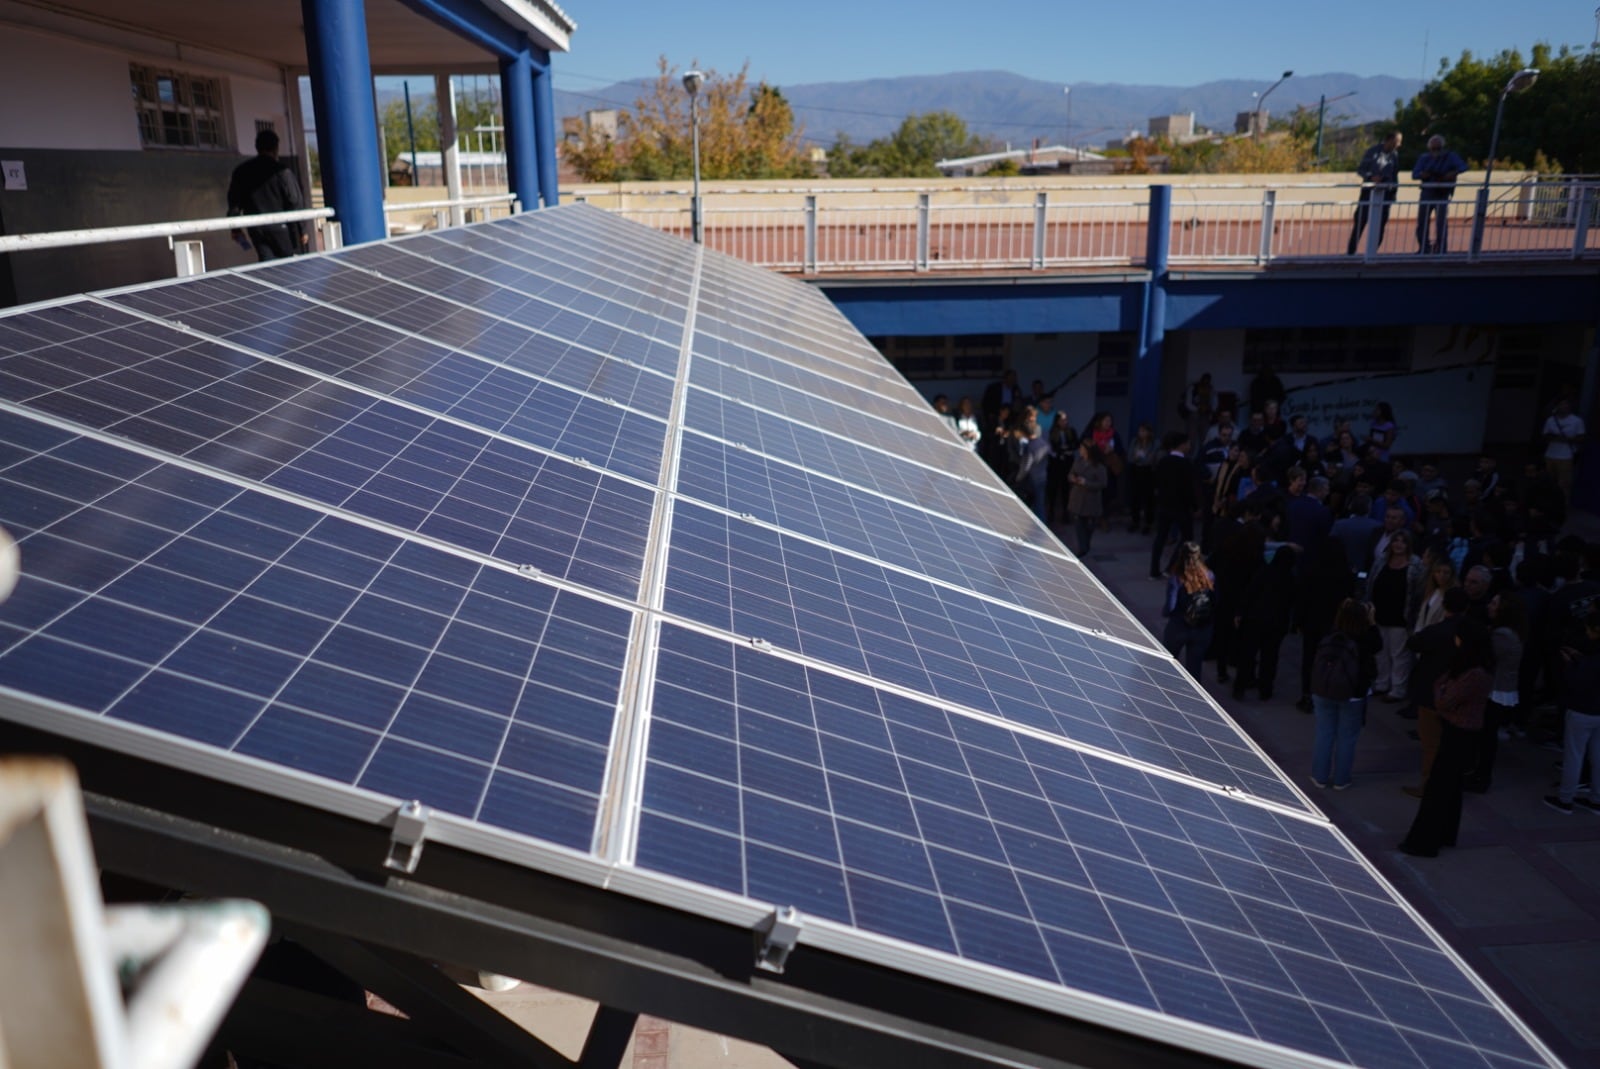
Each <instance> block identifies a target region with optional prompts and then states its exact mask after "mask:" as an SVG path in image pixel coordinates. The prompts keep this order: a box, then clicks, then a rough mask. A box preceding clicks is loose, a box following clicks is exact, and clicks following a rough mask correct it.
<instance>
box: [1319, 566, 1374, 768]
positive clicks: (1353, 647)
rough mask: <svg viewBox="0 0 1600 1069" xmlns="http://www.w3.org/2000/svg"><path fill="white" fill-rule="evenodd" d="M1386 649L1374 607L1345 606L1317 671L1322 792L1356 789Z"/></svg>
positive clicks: (1324, 645) (1325, 642)
mask: <svg viewBox="0 0 1600 1069" xmlns="http://www.w3.org/2000/svg"><path fill="white" fill-rule="evenodd" d="M1381 643H1382V640H1381V639H1380V638H1379V637H1378V629H1377V626H1376V625H1375V624H1374V623H1373V622H1372V607H1371V606H1370V605H1366V604H1364V603H1362V602H1359V601H1357V600H1356V599H1355V598H1345V599H1344V601H1343V602H1341V603H1340V605H1339V611H1338V613H1337V614H1336V615H1335V616H1334V620H1333V629H1332V630H1331V631H1329V632H1328V634H1327V635H1325V636H1324V637H1323V639H1322V641H1321V642H1319V643H1317V650H1316V659H1315V661H1314V662H1313V663H1312V666H1311V710H1312V712H1313V713H1315V714H1316V718H1317V720H1316V724H1317V735H1316V742H1315V745H1314V746H1313V747H1312V751H1311V782H1312V783H1315V784H1316V785H1317V786H1318V787H1326V786H1328V785H1329V784H1332V786H1333V789H1334V790H1336V791H1342V790H1344V789H1345V788H1346V787H1348V786H1350V772H1351V768H1352V767H1353V766H1354V764H1355V759H1356V739H1357V738H1358V737H1359V736H1360V735H1361V728H1362V726H1363V725H1364V724H1365V723H1366V720H1367V692H1368V691H1369V690H1370V689H1371V687H1372V680H1373V679H1374V678H1375V677H1376V676H1377V674H1378V667H1377V661H1378V647H1379V646H1380V645H1381Z"/></svg>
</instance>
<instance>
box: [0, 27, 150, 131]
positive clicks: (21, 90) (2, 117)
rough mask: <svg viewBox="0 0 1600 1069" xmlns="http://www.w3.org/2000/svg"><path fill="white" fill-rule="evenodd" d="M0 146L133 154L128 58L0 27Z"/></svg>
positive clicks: (136, 128)
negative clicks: (123, 150) (109, 150)
mask: <svg viewBox="0 0 1600 1069" xmlns="http://www.w3.org/2000/svg"><path fill="white" fill-rule="evenodd" d="M0 144H3V145H5V146H6V147H7V148H54V149H132V150H137V149H138V148H139V124H138V121H137V120H136V119H135V117H134V111H133V105H132V104H131V103H130V94H129V82H128V58H127V57H126V56H120V57H119V56H118V55H116V54H115V53H113V52H109V51H105V50H103V49H100V48H96V47H93V46H89V45H82V44H77V43H75V42H72V41H68V40H66V39H64V38H60V37H56V36H54V35H51V34H45V33H35V32H33V31H31V30H24V29H19V28H17V27H13V26H6V25H0Z"/></svg>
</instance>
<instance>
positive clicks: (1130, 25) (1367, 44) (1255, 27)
mask: <svg viewBox="0 0 1600 1069" xmlns="http://www.w3.org/2000/svg"><path fill="white" fill-rule="evenodd" d="M1595 2H1596V0H1581V2H1577V0H1450V2H1445V0H1342V2H1339V0H1335V2H1321V3H1305V2H1304V0H1280V2H1276V3H1267V2H1264V0H1212V2H1206V0H1054V2H1045V0H981V2H973V0H967V2H963V3H956V2H954V0H918V2H912V0H809V2H799V3H781V2H773V0H668V2H666V3H650V2H643V0H561V3H562V6H563V9H564V10H565V11H566V12H567V14H568V15H570V16H571V17H572V18H573V19H574V20H575V21H576V22H577V23H578V31H577V33H576V34H574V35H573V39H572V51H571V53H569V54H567V55H564V56H557V57H556V70H555V73H556V79H557V81H558V82H559V83H560V85H561V87H562V88H563V89H566V90H569V91H576V92H582V91H583V90H584V89H586V88H598V87H600V86H602V85H608V84H611V83H613V82H617V81H622V80H625V79H629V78H640V77H648V76H650V75H652V74H654V73H655V69H656V58H657V57H658V56H661V55H665V56H666V57H667V59H668V61H669V62H670V63H672V64H674V65H676V66H677V67H679V68H680V69H687V68H688V67H689V66H690V65H691V64H693V63H694V62H696V61H698V62H699V64H700V65H701V66H702V67H704V68H708V69H714V70H717V71H721V72H724V73H732V72H734V71H737V70H738V69H739V68H740V67H741V66H742V65H744V63H745V62H746V61H748V62H749V64H750V77H751V80H752V81H762V80H764V81H767V82H769V83H771V84H773V85H776V86H779V87H782V86H785V85H800V84H805V83H809V82H835V81H854V80H856V79H863V78H878V77H894V76H897V75H904V74H944V73H948V72H950V71H964V70H1004V71H1010V72H1012V73H1015V74H1021V75H1024V76H1026V77H1030V78H1038V79H1041V80H1047V81H1048V80H1056V81H1060V82H1062V83H1063V84H1077V83H1081V82H1119V83H1129V84H1141V85H1195V84H1199V83H1201V82H1207V81H1212V80H1214V79H1221V78H1261V79H1264V80H1271V79H1274V78H1276V77H1277V75H1278V74H1280V73H1281V72H1282V71H1284V70H1294V71H1296V72H1298V73H1300V74H1303V75H1306V74H1327V73H1333V72H1346V73H1350V74H1357V75H1363V76H1366V75H1377V74H1389V75H1395V76H1398V77H1403V78H1410V77H1416V78H1419V79H1420V78H1423V77H1424V76H1426V77H1432V76H1433V75H1434V73H1435V72H1436V71H1437V69H1438V65H1439V60H1440V58H1441V57H1446V58H1449V59H1451V60H1454V59H1455V58H1456V57H1458V56H1459V55H1460V54H1461V52H1462V50H1463V49H1468V50H1471V51H1472V52H1474V53H1476V54H1480V55H1487V54H1493V53H1495V52H1498V51H1500V50H1501V49H1503V48H1512V47H1515V48H1518V49H1520V50H1521V51H1522V53H1523V54H1524V55H1526V54H1527V53H1528V50H1529V48H1530V47H1531V46H1532V45H1533V44H1534V43H1535V42H1539V41H1546V42H1549V43H1551V44H1555V45H1560V44H1570V45H1574V46H1578V47H1585V48H1586V47H1588V45H1589V44H1590V43H1591V42H1592V41H1593V39H1594V36H1595V19H1594V13H1595Z"/></svg>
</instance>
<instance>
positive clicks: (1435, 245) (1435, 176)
mask: <svg viewBox="0 0 1600 1069" xmlns="http://www.w3.org/2000/svg"><path fill="white" fill-rule="evenodd" d="M1466 169H1467V164H1466V161H1465V160H1463V159H1462V158H1461V157H1460V156H1458V155H1456V154H1455V153H1454V152H1453V151H1451V150H1450V149H1449V148H1447V147H1446V146H1445V143H1444V138H1442V137H1440V136H1439V135H1438V134H1434V135H1433V136H1432V137H1430V138H1428V151H1427V152H1424V153H1423V154H1422V155H1421V156H1418V157H1417V165H1416V166H1415V167H1413V168H1411V177H1412V178H1415V179H1416V180H1417V181H1418V182H1421V183H1422V197H1421V202H1420V203H1419V204H1418V206H1417V251H1418V252H1421V253H1430V252H1444V251H1446V250H1445V246H1446V243H1447V239H1448V238H1449V230H1448V229H1447V226H1448V224H1447V223H1446V220H1445V216H1446V215H1447V214H1448V213H1449V210H1450V198H1451V197H1452V196H1454V195H1455V192H1456V176H1457V175H1459V174H1460V173H1461V172H1462V171H1465V170H1466ZM1430 215H1431V216H1432V217H1433V240H1432V241H1429V240H1428V217H1429V216H1430Z"/></svg>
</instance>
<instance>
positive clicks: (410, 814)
mask: <svg viewBox="0 0 1600 1069" xmlns="http://www.w3.org/2000/svg"><path fill="white" fill-rule="evenodd" d="M429 815H430V814H429V812H428V807H427V806H425V805H423V804H422V803H421V802H419V801H417V800H416V799H412V800H411V801H409V802H407V803H406V804H405V805H403V806H401V807H400V808H399V809H396V810H395V811H394V815H393V818H392V820H393V822H394V826H393V830H391V831H390V833H389V856H388V857H386V858H384V860H383V867H384V868H387V869H394V870H396V871H398V872H404V873H412V872H416V871H417V862H418V861H421V860H422V841H423V839H424V838H426V837H427V832H428V817H429Z"/></svg>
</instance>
